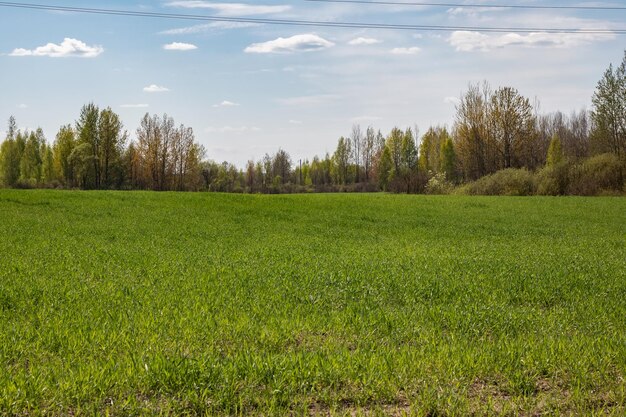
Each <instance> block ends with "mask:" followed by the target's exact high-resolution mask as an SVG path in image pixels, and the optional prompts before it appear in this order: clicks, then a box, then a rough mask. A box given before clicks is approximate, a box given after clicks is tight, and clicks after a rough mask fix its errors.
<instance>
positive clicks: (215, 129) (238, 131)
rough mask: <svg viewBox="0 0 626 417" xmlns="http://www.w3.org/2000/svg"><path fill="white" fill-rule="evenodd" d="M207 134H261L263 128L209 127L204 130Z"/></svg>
mask: <svg viewBox="0 0 626 417" xmlns="http://www.w3.org/2000/svg"><path fill="white" fill-rule="evenodd" d="M204 131H205V132H206V133H233V134H242V133H250V132H260V131H261V128H260V127H256V126H237V127H233V126H223V127H213V126H210V127H207V128H206V129H204Z"/></svg>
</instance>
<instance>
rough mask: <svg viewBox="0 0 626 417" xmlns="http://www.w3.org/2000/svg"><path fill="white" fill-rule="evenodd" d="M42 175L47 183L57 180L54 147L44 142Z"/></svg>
mask: <svg viewBox="0 0 626 417" xmlns="http://www.w3.org/2000/svg"><path fill="white" fill-rule="evenodd" d="M41 149H42V150H41V159H42V165H41V177H42V181H43V182H44V183H46V184H51V183H52V181H54V180H55V174H54V159H53V158H54V157H53V154H52V148H51V147H50V145H48V144H47V143H44V144H43V146H42V148H41Z"/></svg>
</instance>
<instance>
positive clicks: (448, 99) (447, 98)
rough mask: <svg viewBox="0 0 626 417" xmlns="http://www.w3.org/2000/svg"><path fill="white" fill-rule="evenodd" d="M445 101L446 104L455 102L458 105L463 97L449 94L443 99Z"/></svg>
mask: <svg viewBox="0 0 626 417" xmlns="http://www.w3.org/2000/svg"><path fill="white" fill-rule="evenodd" d="M443 102H444V103H446V104H454V105H455V106H456V105H458V104H460V103H461V99H460V98H458V97H452V96H449V97H445V98H444V99H443Z"/></svg>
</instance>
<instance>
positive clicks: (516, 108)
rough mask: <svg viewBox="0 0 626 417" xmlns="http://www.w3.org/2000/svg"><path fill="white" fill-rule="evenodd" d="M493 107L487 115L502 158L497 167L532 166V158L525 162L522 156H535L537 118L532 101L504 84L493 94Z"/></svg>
mask: <svg viewBox="0 0 626 417" xmlns="http://www.w3.org/2000/svg"><path fill="white" fill-rule="evenodd" d="M490 110H491V112H490V114H489V115H488V118H489V119H490V122H491V126H493V134H494V139H495V141H496V144H497V149H498V152H499V154H500V157H501V161H500V162H499V164H498V168H499V169H500V168H504V169H507V168H513V167H520V166H529V165H531V161H529V160H526V161H523V162H522V155H524V154H527V153H528V154H531V155H532V146H533V140H534V126H535V118H534V115H533V108H532V106H531V105H530V101H529V100H528V99H527V98H525V97H523V96H522V95H520V94H519V92H518V91H517V90H516V89H514V88H511V87H501V88H499V89H498V90H496V92H495V93H494V94H493V95H492V97H491V108H490ZM529 151H530V152H529ZM524 162H526V163H524ZM530 168H534V167H530Z"/></svg>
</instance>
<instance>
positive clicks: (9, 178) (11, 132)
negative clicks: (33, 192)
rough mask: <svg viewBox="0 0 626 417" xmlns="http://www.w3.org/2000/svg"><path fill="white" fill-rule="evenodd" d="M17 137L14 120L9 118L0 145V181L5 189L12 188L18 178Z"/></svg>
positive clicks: (18, 151) (19, 157) (19, 158)
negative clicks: (5, 133) (4, 135)
mask: <svg viewBox="0 0 626 417" xmlns="http://www.w3.org/2000/svg"><path fill="white" fill-rule="evenodd" d="M17 136H20V137H21V133H19V132H18V131H17V126H16V122H15V118H14V117H13V116H11V117H10V118H9V127H8V131H7V137H6V140H5V141H4V142H2V145H0V179H1V180H2V182H3V184H4V185H5V186H7V187H13V186H15V184H16V183H17V181H18V180H19V178H20V160H21V152H20V149H19V144H18V142H17Z"/></svg>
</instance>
